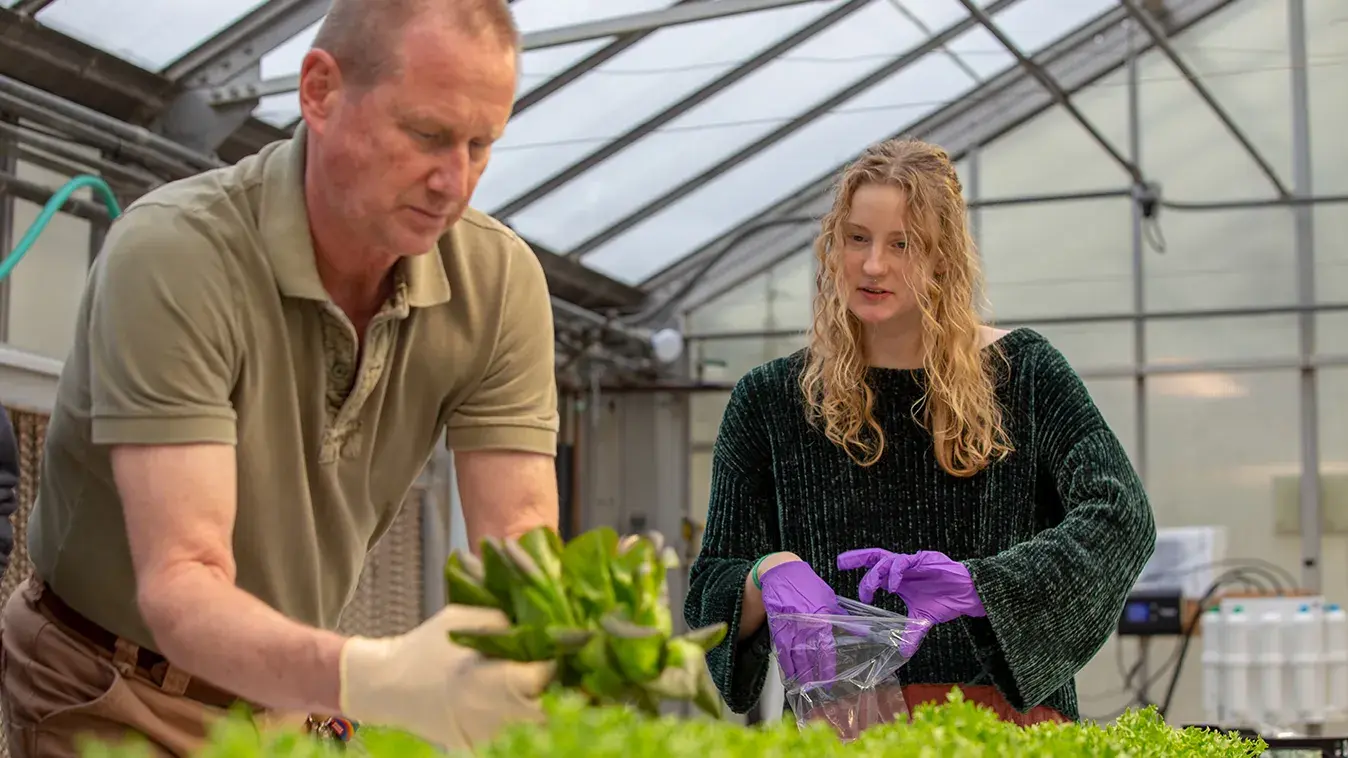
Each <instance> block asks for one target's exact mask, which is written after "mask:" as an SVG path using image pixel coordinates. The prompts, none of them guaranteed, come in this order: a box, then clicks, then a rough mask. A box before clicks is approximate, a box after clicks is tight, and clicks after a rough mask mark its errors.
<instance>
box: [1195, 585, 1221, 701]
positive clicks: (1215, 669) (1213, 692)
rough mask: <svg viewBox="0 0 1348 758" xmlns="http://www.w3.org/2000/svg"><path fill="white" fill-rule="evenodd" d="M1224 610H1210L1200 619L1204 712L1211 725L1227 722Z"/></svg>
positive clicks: (1214, 607)
mask: <svg viewBox="0 0 1348 758" xmlns="http://www.w3.org/2000/svg"><path fill="white" fill-rule="evenodd" d="M1222 621H1223V619H1222V609H1221V608H1219V607H1217V606H1215V605H1214V606H1212V607H1211V608H1209V609H1208V610H1207V611H1206V612H1205V613H1204V614H1203V615H1202V616H1201V617H1200V619H1199V623H1200V626H1199V632H1200V633H1201V634H1202V635H1203V712H1204V714H1205V717H1206V719H1207V723H1209V724H1223V723H1225V721H1226V709H1225V708H1224V707H1223V706H1224V705H1225V701H1226V698H1224V697H1222V672H1223V669H1224V668H1225V667H1224V663H1225V662H1224V661H1223V659H1222V635H1223V634H1224V631H1223V630H1224V626H1223V624H1222Z"/></svg>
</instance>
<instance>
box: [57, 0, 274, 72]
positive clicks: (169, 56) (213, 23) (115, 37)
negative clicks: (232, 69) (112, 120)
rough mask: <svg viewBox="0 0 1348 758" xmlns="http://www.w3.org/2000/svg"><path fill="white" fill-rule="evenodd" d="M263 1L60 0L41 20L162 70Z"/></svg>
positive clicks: (141, 65)
mask: <svg viewBox="0 0 1348 758" xmlns="http://www.w3.org/2000/svg"><path fill="white" fill-rule="evenodd" d="M259 5H262V2H260V0H211V1H210V2H184V0H135V2H128V1H127V0H56V2H54V3H52V4H51V5H49V6H47V7H46V8H44V9H42V10H41V11H39V12H38V14H37V20H38V21H39V22H41V23H42V24H44V25H45V26H49V27H51V28H52V29H55V30H56V31H58V32H61V33H62V34H65V35H67V36H70V37H73V38H75V39H77V40H79V41H81V42H84V43H86V44H89V45H93V46H94V47H97V48H99V49H101V50H104V51H106V52H109V53H112V54H113V55H116V56H117V57H119V58H122V59H124V60H127V61H129V62H131V63H134V64H136V65H138V66H140V67H142V68H147V69H149V70H151V71H160V70H162V69H163V68H164V67H165V66H167V65H168V64H170V63H172V62H173V61H175V60H177V59H178V58H179V57H180V56H182V55H183V54H184V53H186V52H188V51H190V50H192V49H193V48H194V47H196V46H197V45H199V44H201V43H202V42H205V41H206V40H208V39H210V38H211V37H213V36H215V34H216V32H219V31H220V30H222V29H224V28H225V27H227V26H229V25H230V24H232V23H234V22H235V21H237V20H238V19H239V18H241V17H242V16H244V15H245V14H247V13H248V12H250V11H252V10H253V9H254V8H256V7H258V6H259Z"/></svg>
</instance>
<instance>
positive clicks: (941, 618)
mask: <svg viewBox="0 0 1348 758" xmlns="http://www.w3.org/2000/svg"><path fill="white" fill-rule="evenodd" d="M857 568H865V569H868V571H867V572H866V575H865V576H863V577H862V578H861V585H860V586H859V587H858V588H857V598H858V599H859V600H860V601H861V602H863V603H869V602H871V600H873V599H874V598H875V592H876V590H881V589H883V590H885V591H886V592H890V593H893V594H895V595H898V596H899V598H901V599H902V600H903V602H904V604H905V605H907V606H908V616H909V618H914V619H919V620H922V621H926V622H928V623H929V625H928V626H925V627H923V628H920V629H918V630H917V631H916V633H914V634H905V635H904V639H903V643H902V644H901V645H900V646H899V654H900V655H902V656H903V657H904V658H911V657H912V656H913V654H914V653H916V652H917V648H918V645H920V644H922V638H923V637H925V636H926V634H927V632H929V631H931V627H932V626H935V625H936V624H943V623H945V622H947V621H953V620H955V619H957V618H959V617H961V616H972V617H976V618H977V617H982V616H986V615H987V611H985V610H983V601H982V600H980V599H979V597H978V591H977V590H975V589H974V581H973V579H972V578H971V577H970V576H969V570H968V569H967V568H965V567H964V564H962V563H960V562H959V561H953V560H951V559H950V558H948V557H947V556H946V555H945V554H944V553H938V552H936V551H934V550H922V551H919V552H917V553H891V552H890V551H888V550H883V549H881V548H878V547H873V548H866V549H863V550H849V551H847V552H845V553H843V554H841V555H839V556H838V569H839V570H840V571H850V570H851V569H857Z"/></svg>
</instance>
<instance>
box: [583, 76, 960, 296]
mask: <svg viewBox="0 0 1348 758" xmlns="http://www.w3.org/2000/svg"><path fill="white" fill-rule="evenodd" d="M976 85H977V82H976V81H974V79H972V78H970V77H969V75H968V74H966V73H964V71H962V70H961V69H960V68H959V66H957V65H955V63H954V62H953V61H951V60H950V57H949V56H947V55H945V54H942V53H929V54H927V55H926V56H923V57H922V59H921V60H919V61H917V62H916V63H914V64H913V65H911V66H906V67H904V68H903V69H900V71H899V72H898V73H897V74H895V75H893V76H891V77H889V78H888V79H886V80H884V81H883V82H881V83H880V84H878V85H877V86H875V87H872V88H871V89H869V90H867V91H865V92H863V93H862V94H860V95H858V96H857V97H855V98H853V99H851V100H849V101H847V102H846V103H845V104H844V105H843V106H841V107H839V108H837V109H835V110H833V111H832V112H830V113H829V114H828V115H826V116H824V117H822V118H820V119H817V120H815V121H814V122H812V123H810V124H809V125H808V126H806V127H804V128H802V129H800V130H799V131H797V132H795V133H794V134H792V135H791V136H789V137H786V138H785V139H783V140H781V141H780V142H778V143H776V144H774V145H773V146H772V147H770V148H768V149H766V150H764V151H763V152H761V153H759V154H758V155H756V156H754V157H753V158H751V159H749V160H748V161H746V162H744V163H742V164H740V165H739V166H737V167H736V168H734V169H732V170H731V171H729V172H727V173H726V174H724V175H722V176H721V177H719V178H717V179H715V180H713V181H712V182H711V183H709V184H707V185H705V186H704V187H703V188H701V189H698V190H696V191H694V192H693V193H692V194H689V195H687V196H686V197H684V198H683V199H681V200H678V201H676V202H674V203H672V204H671V205H669V206H667V207H666V208H664V209H663V210H662V211H661V212H660V213H658V214H656V215H654V216H652V217H651V218H649V219H647V220H645V221H643V222H641V223H639V224H637V225H636V226H634V227H632V228H631V229H630V230H628V231H627V232H625V233H623V234H621V235H619V236H618V237H616V238H614V239H613V240H611V241H610V242H608V243H607V244H604V245H602V246H600V247H599V248H598V249H596V250H595V251H593V252H592V253H589V254H587V255H586V256H585V257H583V258H582V259H581V260H582V262H584V263H585V264H586V265H588V266H590V267H592V268H594V269H596V270H598V271H601V272H603V273H605V274H607V275H609V276H611V277H613V278H615V279H618V280H620V281H624V282H628V283H639V282H641V281H643V280H645V279H647V278H648V277H650V276H651V275H653V274H655V273H657V272H659V271H660V270H662V269H664V268H665V267H666V266H668V265H670V264H672V263H674V262H676V261H677V260H678V259H680V258H682V257H683V256H684V255H685V254H687V253H689V252H691V251H692V250H695V249H696V248H698V247H699V246H701V245H702V244H703V243H705V242H708V241H710V240H711V239H713V238H714V237H716V236H717V235H719V234H724V233H727V232H730V231H732V230H734V229H735V227H736V226H738V225H740V224H741V223H742V222H743V221H745V219H746V217H747V216H748V215H749V214H750V213H751V212H752V211H755V210H757V209H762V208H766V207H769V206H771V205H772V204H774V203H775V202H777V201H780V200H783V199H785V196H786V195H787V193H789V192H790V191H791V190H793V189H794V188H796V187H800V186H802V185H804V184H806V183H807V182H810V181H811V180H813V179H814V178H815V177H817V176H819V175H820V174H821V173H823V172H825V171H828V170H829V169H830V168H832V167H833V166H836V165H838V164H839V163H842V162H843V161H846V160H848V159H849V158H851V157H852V156H854V155H856V154H857V152H858V151H859V150H860V149H861V148H862V147H865V146H866V145H867V144H868V143H870V142H874V141H876V140H880V139H884V138H886V137H889V136H891V135H893V134H894V133H895V132H897V131H898V130H899V129H900V128H901V127H902V125H904V124H910V123H912V122H914V121H917V120H918V119H920V118H922V117H923V116H926V115H928V114H930V113H932V112H934V111H936V110H938V109H939V108H940V107H941V106H943V105H946V104H948V103H949V102H950V99H951V98H956V97H959V96H960V95H963V94H965V93H967V92H968V91H969V90H971V89H973V88H974V87H975V86H976Z"/></svg>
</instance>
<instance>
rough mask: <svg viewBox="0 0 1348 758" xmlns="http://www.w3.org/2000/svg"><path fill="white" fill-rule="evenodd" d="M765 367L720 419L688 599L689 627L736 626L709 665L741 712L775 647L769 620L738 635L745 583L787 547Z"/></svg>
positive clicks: (741, 385) (759, 685) (753, 699)
mask: <svg viewBox="0 0 1348 758" xmlns="http://www.w3.org/2000/svg"><path fill="white" fill-rule="evenodd" d="M762 374H763V371H762V370H761V369H756V370H754V371H751V372H750V373H749V374H746V375H745V376H744V377H743V378H742V379H740V381H739V382H738V383H737V384H736V386H735V388H734V389H733V390H732V391H731V393H730V400H729V402H728V403H727V405H726V409H725V414H724V415H723V417H722V419H721V427H720V429H719V431H718V432H717V436H716V443H715V445H714V447H713V452H712V471H711V500H710V502H709V503H708V506H707V524H706V529H705V531H704V533H703V535H702V550H701V552H700V553H699V555H698V557H697V559H696V560H695V561H694V562H693V565H692V567H691V569H690V572H689V573H690V576H689V588H688V597H687V599H686V601H685V603H684V618H685V620H686V621H687V622H688V624H689V626H691V627H693V628H698V627H702V626H707V625H710V624H716V623H724V624H727V625H728V626H729V627H730V630H729V633H728V634H727V635H726V638H725V641H724V642H722V643H721V644H720V645H719V646H717V647H716V648H714V649H713V650H712V651H711V652H710V653H708V655H707V664H708V668H709V669H710V671H711V674H712V678H713V679H714V680H715V682H716V686H717V688H718V689H719V690H720V692H721V696H722V697H723V698H725V701H726V704H727V705H728V706H729V707H730V709H731V710H732V711H734V712H735V713H745V712H746V711H748V710H749V709H750V708H752V707H753V706H754V704H755V703H757V702H758V697H759V695H760V693H761V692H762V690H763V683H764V681H765V679H766V677H767V671H768V662H769V655H770V653H771V650H772V648H771V642H770V640H769V636H768V628H767V625H766V624H764V625H763V626H762V627H760V628H759V629H758V630H757V631H756V632H755V633H754V634H753V635H751V636H749V637H748V638H746V639H743V640H740V639H739V633H740V623H739V622H740V612H741V609H742V607H743V603H744V583H745V580H746V579H747V578H748V576H749V571H750V570H751V569H752V568H753V564H754V562H755V561H756V560H757V559H758V558H759V557H761V556H763V555H766V554H767V553H773V552H777V551H779V550H781V547H780V545H779V544H778V540H777V535H778V533H779V532H778V529H777V513H776V506H775V501H774V498H773V483H772V455H771V450H770V448H769V443H768V437H767V433H766V418H765V416H764V414H763V413H762V411H761V410H760V409H758V408H757V407H756V403H755V399H754V398H755V395H756V390H758V389H759V388H758V387H757V385H758V384H759V383H760V382H761V381H762Z"/></svg>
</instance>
